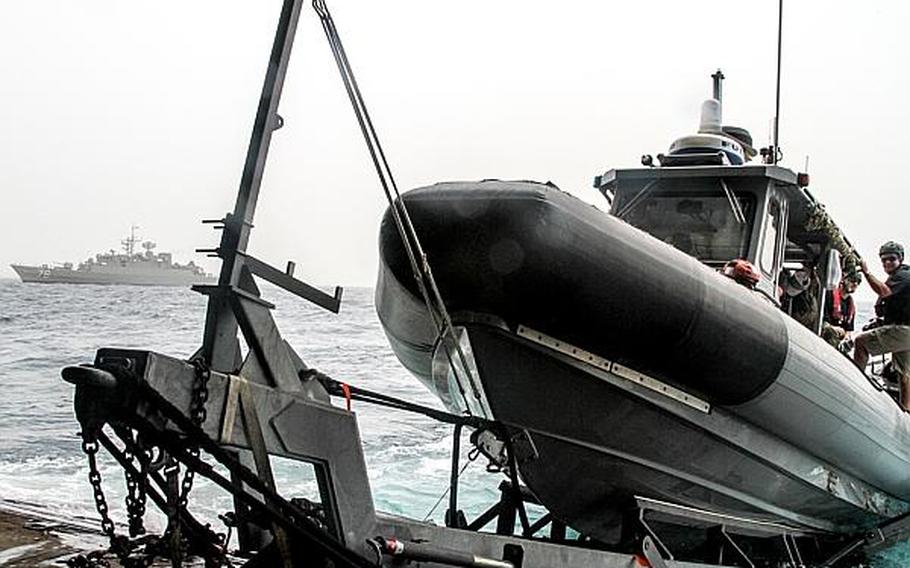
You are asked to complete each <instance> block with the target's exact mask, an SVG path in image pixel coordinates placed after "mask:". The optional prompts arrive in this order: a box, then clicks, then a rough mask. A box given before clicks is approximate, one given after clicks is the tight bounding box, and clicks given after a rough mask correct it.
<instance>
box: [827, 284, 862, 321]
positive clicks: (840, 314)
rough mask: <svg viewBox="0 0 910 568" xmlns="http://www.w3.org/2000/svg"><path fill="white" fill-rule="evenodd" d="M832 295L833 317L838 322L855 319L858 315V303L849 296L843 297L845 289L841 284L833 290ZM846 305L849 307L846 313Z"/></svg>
mask: <svg viewBox="0 0 910 568" xmlns="http://www.w3.org/2000/svg"><path fill="white" fill-rule="evenodd" d="M831 297H832V302H831V319H832V320H834V322H836V323H844V322H851V321H853V318H854V317H855V316H856V305H855V304H854V303H853V302H852V301H850V300H849V298H844V297H843V291H842V290H841V287H840V286H838V287H837V288H835V289H834V290H833V292H832V294H831ZM844 307H846V308H847V310H846V313H845V312H844Z"/></svg>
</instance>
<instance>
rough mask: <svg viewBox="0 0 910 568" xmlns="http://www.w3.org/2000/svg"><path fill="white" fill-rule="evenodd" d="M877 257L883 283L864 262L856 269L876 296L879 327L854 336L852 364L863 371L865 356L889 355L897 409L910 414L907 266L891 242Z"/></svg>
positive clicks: (901, 250) (909, 282) (909, 287)
mask: <svg viewBox="0 0 910 568" xmlns="http://www.w3.org/2000/svg"><path fill="white" fill-rule="evenodd" d="M878 256H879V258H880V259H881V261H882V268H884V270H885V273H886V274H887V275H888V279H887V280H885V282H882V281H881V280H879V279H878V278H876V277H875V276H873V275H872V274H870V273H869V269H868V267H867V266H866V262H865V261H863V262H862V263H861V264H860V269H861V270H862V272H863V274H865V275H866V279H867V280H868V281H869V286H870V287H871V288H872V290H873V291H874V292H875V293H876V294H878V301H877V302H876V303H875V313H876V314H877V315H878V316H879V317H880V318H881V320H882V325H881V326H878V327H875V328H873V329H870V330H868V331H864V332H863V333H861V334H859V335H857V336H856V346H855V350H854V351H853V361H854V362H855V363H856V365H857V366H858V367H859V368H860V369H862V370H865V368H866V363H867V362H868V361H869V355H880V354H882V353H891V364H892V366H893V367H894V370H895V371H896V372H897V374H898V376H899V377H900V395H901V398H900V400H901V407H902V408H903V409H904V410H905V411H910V266H907V265H906V264H904V247H903V246H901V245H900V244H899V243H896V242H894V241H888V242H887V243H885V244H883V245H882V246H881V248H880V249H879V251H878Z"/></svg>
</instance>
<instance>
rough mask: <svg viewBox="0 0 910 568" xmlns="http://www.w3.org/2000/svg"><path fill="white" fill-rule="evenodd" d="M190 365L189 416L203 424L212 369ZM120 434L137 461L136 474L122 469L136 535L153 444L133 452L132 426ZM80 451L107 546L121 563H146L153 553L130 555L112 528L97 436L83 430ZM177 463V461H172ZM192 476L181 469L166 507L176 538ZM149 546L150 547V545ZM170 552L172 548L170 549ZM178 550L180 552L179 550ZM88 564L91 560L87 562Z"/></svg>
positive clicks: (189, 470)
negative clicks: (173, 500)
mask: <svg viewBox="0 0 910 568" xmlns="http://www.w3.org/2000/svg"><path fill="white" fill-rule="evenodd" d="M193 366H194V368H195V373H194V377H193V391H192V399H191V402H190V412H189V416H190V420H191V421H192V423H193V424H194V425H196V426H200V427H201V426H202V424H203V423H204V422H205V419H206V408H205V403H206V401H208V397H209V393H208V381H209V377H210V376H211V373H210V372H209V369H208V367H206V366H205V364H204V363H203V362H202V361H199V360H197V361H194V362H193ZM118 434H119V435H121V436H123V437H125V439H124V442H126V445H125V447H124V449H123V454H124V458H125V459H126V460H128V461H134V460H135V461H138V462H139V467H138V468H137V469H138V470H139V474H138V475H136V474H135V473H133V472H131V471H129V470H128V469H124V476H125V478H126V499H125V500H126V509H127V518H128V521H129V533H130V536H131V537H137V536H139V535H142V534H144V533H145V526H144V523H143V518H144V517H145V511H146V497H147V494H148V493H147V489H148V474H149V467H150V463H151V460H152V453H153V452H152V448H148V449H145V450H140V451H139V452H137V453H136V454H135V455H134V453H133V452H132V451H130V449H129V448H130V443H129V442H132V443H133V445H135V446H137V447H139V448H141V444H139V440H138V437H137V436H136V435H135V434H134V432H133V430H131V429H120V431H119V432H118ZM126 438H128V439H126ZM82 451H83V452H85V455H86V456H87V457H88V468H89V474H88V479H89V483H90V484H91V486H92V494H93V497H94V499H95V509H96V510H97V511H98V515H99V516H100V517H101V531H102V532H103V533H104V535H105V536H107V537H108V539H109V540H110V543H111V545H110V550H111V551H112V552H114V554H116V555H117V558H118V559H119V560H120V563H121V564H122V565H123V566H149V565H150V564H151V562H152V561H153V560H154V556H155V555H154V554H149V555H144V557H143V558H138V559H134V558H130V552H131V549H132V543H131V542H130V540H129V539H128V538H126V537H124V536H118V535H117V534H116V532H115V527H114V522H113V521H112V520H111V518H110V515H109V507H108V504H107V499H106V498H105V496H104V489H103V487H102V484H101V472H100V471H98V461H97V455H98V440H97V438H95V437H94V436H90V435H88V434H85V433H83V440H82ZM189 453H190V454H191V455H192V456H193V457H194V458H198V457H199V447H198V446H194V447H193V448H192V449H190V450H189ZM174 465H175V466H177V464H176V462H175V463H174ZM177 467H179V466H177ZM194 478H195V471H194V470H193V469H192V468H186V472H185V473H184V476H183V480H182V481H181V483H180V492H179V494H178V498H177V500H176V507H174V508H173V510H171V511H168V520H169V523H168V524H169V525H170V528H171V529H172V530H173V531H174V535H173V536H176V537H177V538H180V537H179V529H178V527H177V522H178V516H179V515H178V512H179V511H180V510H181V509H185V508H186V505H187V501H188V498H189V493H190V491H191V490H192V488H193V480H194ZM174 544H175V545H176V547H177V548H182V547H181V546H180V544H178V543H174ZM149 548H151V547H149ZM171 552H172V553H173V552H175V551H174V550H173V549H172V551H171ZM178 554H179V552H178ZM79 559H80V560H84V561H86V562H93V563H94V564H95V565H97V566H103V565H104V560H103V559H101V558H98V559H95V560H91V559H88V557H81V556H80V557H79ZM86 565H87V566H88V565H91V564H86Z"/></svg>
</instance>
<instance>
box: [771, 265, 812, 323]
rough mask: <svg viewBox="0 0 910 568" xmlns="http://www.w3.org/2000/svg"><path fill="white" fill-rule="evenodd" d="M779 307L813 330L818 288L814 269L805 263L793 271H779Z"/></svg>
mask: <svg viewBox="0 0 910 568" xmlns="http://www.w3.org/2000/svg"><path fill="white" fill-rule="evenodd" d="M780 287H781V292H782V293H781V298H780V304H781V309H782V310H784V311H785V312H787V313H788V314H790V317H792V318H793V319H795V320H796V321H798V322H799V323H801V324H802V325H803V326H804V327H806V328H807V329H811V330H813V331H815V329H816V326H817V325H818V300H817V295H816V292H817V290H818V289H819V285H818V278H817V277H816V276H815V271H814V270H812V268H811V267H809V266H807V265H803V267H802V268H799V269H798V270H793V271H787V272H781V279H780Z"/></svg>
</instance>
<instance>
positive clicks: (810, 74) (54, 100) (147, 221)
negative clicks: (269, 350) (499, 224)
mask: <svg viewBox="0 0 910 568" xmlns="http://www.w3.org/2000/svg"><path fill="white" fill-rule="evenodd" d="M329 6H330V8H331V9H332V12H333V15H334V17H335V21H336V24H337V26H338V28H339V30H340V32H341V36H342V39H343V41H344V43H345V47H346V49H347V52H348V55H349V57H350V59H351V61H352V63H353V66H354V70H355V72H356V74H357V77H358V80H359V82H360V85H361V89H362V91H363V94H364V96H365V98H366V100H367V104H368V106H369V108H370V111H371V113H372V115H373V118H374V123H375V125H376V126H377V128H378V130H379V134H380V137H381V140H382V141H383V143H384V147H385V150H386V153H387V156H388V157H389V159H390V161H391V164H392V167H393V169H394V171H395V174H396V177H397V180H398V182H399V186H400V187H401V188H402V189H406V188H411V187H417V186H420V185H424V184H430V183H433V182H437V181H445V180H455V179H459V180H464V179H483V178H508V179H536V180H541V181H546V180H551V181H553V182H554V183H556V184H557V185H558V186H559V187H561V188H562V189H564V190H567V191H569V192H571V193H573V194H575V195H577V196H578V197H580V198H582V199H585V200H586V201H590V202H592V203H600V199H601V198H600V195H599V194H597V193H596V192H595V191H594V190H593V189H592V188H591V181H592V178H593V177H594V175H596V174H599V173H602V172H603V171H605V170H607V169H610V168H612V167H630V166H635V165H637V163H638V160H639V157H640V156H641V154H643V153H652V154H657V153H658V152H665V151H666V149H667V147H668V145H669V144H670V142H671V141H672V140H673V139H674V138H675V137H677V136H680V135H683V134H688V133H691V132H692V131H693V130H694V129H695V128H696V125H697V122H698V112H699V105H700V103H701V101H702V100H703V99H704V98H706V97H707V96H709V95H710V86H711V83H710V77H709V76H710V74H711V73H712V72H713V71H714V70H715V69H717V68H718V67H719V68H722V69H723V71H724V73H725V74H726V76H727V81H726V82H725V84H724V103H725V104H724V115H725V116H724V118H725V122H726V123H727V124H735V125H740V126H744V127H747V128H749V129H750V130H751V132H752V134H753V137H754V138H755V140H756V145H765V144H766V143H767V141H768V133H769V124H770V122H771V119H772V116H773V114H774V80H775V56H776V41H777V2H776V1H774V0H772V1H768V0H763V1H757V2H718V1H707V0H693V1H687V2H680V1H669V0H668V1H653V2H647V1H639V2H622V3H620V2H582V1H573V2H552V1H551V2H530V1H523V2H518V1H498V2H496V1H488V2H481V1H472V0H462V1H459V2H432V1H428V0H421V1H417V0H410V1H399V0H386V1H382V2H378V1H375V0H374V1H359V0H357V1H355V0H335V1H330V3H329ZM279 9H280V2H279V1H276V0H269V1H266V0H255V1H252V0H248V1H239V0H231V1H228V0H217V1H215V0H210V1H196V0H179V1H177V0H158V1H156V2H138V1H132V2H123V1H122V0H116V1H114V0H110V1H97V0H82V1H80V2H74V1H72V0H29V1H18V2H17V1H14V0H6V1H5V2H3V3H2V8H0V72H2V74H0V133H2V134H0V191H2V197H3V199H2V202H0V203H2V205H0V207H2V212H3V214H2V223H0V277H13V276H14V273H13V272H12V270H11V269H9V267H8V265H9V264H10V263H25V264H40V263H44V262H48V263H50V262H63V261H81V260H84V259H85V258H87V257H89V256H91V255H93V254H94V253H96V252H99V251H102V250H107V249H110V248H116V247H118V246H119V240H120V239H121V238H122V237H123V236H124V235H126V234H128V232H129V228H130V225H132V224H135V225H139V226H140V227H141V229H140V235H141V236H142V237H143V238H145V239H151V240H154V241H156V242H157V243H158V244H159V250H162V251H172V252H173V253H174V254H175V256H176V258H177V260H179V261H182V262H185V261H187V260H190V259H196V260H197V261H199V256H198V255H195V253H193V250H194V249H195V248H197V247H208V246H215V245H216V244H217V239H218V236H217V234H216V233H215V232H214V231H212V230H211V229H210V228H209V227H208V226H203V225H201V224H200V223H199V221H200V220H201V219H203V218H215V217H220V216H222V215H223V214H224V213H225V212H227V211H229V210H230V209H232V208H233V203H234V198H235V195H236V190H237V186H238V183H239V180H240V173H241V170H242V166H243V158H244V156H245V153H246V148H247V143H248V141H249V135H250V130H251V127H252V122H253V117H254V113H255V109H256V103H257V99H258V95H259V92H260V89H261V87H262V80H263V77H264V72H265V65H266V62H267V59H268V55H269V49H270V46H271V42H272V38H273V33H274V29H275V25H276V22H277V18H278V13H279ZM908 12H910V4H908V3H906V2H900V1H881V0H877V1H874V2H835V1H830V0H829V1H821V0H798V1H792V0H791V1H790V2H788V3H787V5H786V6H785V14H784V16H785V21H784V34H785V35H784V65H783V89H782V92H783V94H782V109H781V146H782V148H783V151H784V162H783V164H782V165H785V166H788V167H790V168H793V169H796V170H802V169H804V165H805V161H806V156H807V155H808V156H809V157H810V158H809V172H810V174H811V176H812V184H811V187H810V190H811V191H812V192H813V193H814V194H815V195H816V196H817V197H818V198H819V199H820V200H822V201H823V202H825V203H826V204H827V206H828V209H829V210H830V211H831V212H832V214H833V215H834V217H835V218H836V219H837V220H838V221H839V222H840V224H841V225H842V227H843V228H844V230H845V232H846V233H847V235H848V237H850V238H851V240H853V241H854V243H855V244H857V245H858V247H859V249H860V251H861V252H862V253H863V254H864V255H866V256H868V257H872V258H874V255H875V252H876V250H877V246H878V244H880V242H882V241H884V240H887V239H896V240H900V241H904V242H907V244H910V242H908V241H910V223H908V220H907V219H908V215H910V169H908V168H906V167H904V162H905V160H906V158H905V154H906V153H907V152H908V151H910V134H908V132H910V111H908V101H910V71H908V54H910V34H908V33H907V30H906V24H907V22H908V21H910V18H908V15H910V14H908ZM280 112H281V114H282V115H283V116H284V118H285V121H286V122H285V127H284V128H283V129H282V130H280V131H278V132H277V133H276V135H275V136H274V138H273V143H272V149H271V152H270V155H269V163H268V165H267V168H266V174H265V179H264V182H263V187H262V193H261V195H260V201H259V208H258V210H257V215H256V219H255V224H256V228H255V229H254V231H253V234H252V239H251V243H250V250H251V252H252V253H253V254H255V255H257V256H259V257H260V258H262V259H264V260H266V261H269V262H271V263H272V264H274V265H277V266H283V265H284V263H285V262H286V261H287V260H295V261H296V262H297V267H298V268H297V275H298V276H299V277H301V278H303V279H305V280H307V281H309V282H312V283H317V284H324V285H333V284H345V285H354V284H359V285H372V284H373V281H374V278H375V273H376V263H377V252H376V251H377V244H376V237H377V232H378V223H379V219H380V216H381V214H382V211H383V209H384V207H385V204H384V202H383V198H382V195H381V192H380V188H379V185H378V182H377V180H376V178H375V175H374V174H373V172H372V169H371V165H370V161H369V158H368V155H367V153H366V151H365V149H364V146H363V142H362V140H361V139H360V134H359V130H358V129H357V126H356V123H355V121H354V118H353V115H352V113H351V110H350V107H349V103H348V102H347V99H346V96H345V94H344V91H343V88H342V86H341V82H340V80H339V77H338V74H337V71H336V69H335V68H334V62H333V60H332V58H331V54H330V52H329V49H328V46H327V44H326V41H325V38H324V36H323V34H322V30H321V27H320V26H319V22H318V19H317V17H316V16H315V14H314V13H313V11H312V9H311V8H310V6H309V2H307V3H306V5H305V11H304V14H303V16H302V18H301V21H300V26H299V28H298V33H297V39H296V42H295V44H294V51H293V56H292V59H291V66H290V69H289V72H288V80H287V84H286V88H285V91H284V95H283V97H282V104H281V109H280ZM206 262H207V264H206V266H207V267H208V268H209V269H212V270H214V269H217V264H216V263H215V262H212V261H206Z"/></svg>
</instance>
